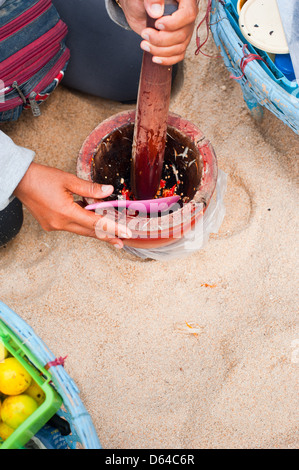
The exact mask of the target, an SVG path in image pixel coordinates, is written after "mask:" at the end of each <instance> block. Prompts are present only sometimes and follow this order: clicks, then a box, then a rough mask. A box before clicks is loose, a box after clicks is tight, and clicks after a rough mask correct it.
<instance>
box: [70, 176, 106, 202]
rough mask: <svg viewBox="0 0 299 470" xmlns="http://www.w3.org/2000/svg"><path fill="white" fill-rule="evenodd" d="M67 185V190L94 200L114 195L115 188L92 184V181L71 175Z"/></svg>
mask: <svg viewBox="0 0 299 470" xmlns="http://www.w3.org/2000/svg"><path fill="white" fill-rule="evenodd" d="M70 176H71V177H70V179H69V181H68V183H67V189H69V190H70V191H71V192H72V193H73V194H77V195H78V196H83V197H89V198H92V199H102V198H105V197H108V196H110V194H112V193H113V190H114V188H113V186H112V185H106V184H98V183H91V182H90V181H86V180H83V179H81V178H78V177H77V176H75V175H70Z"/></svg>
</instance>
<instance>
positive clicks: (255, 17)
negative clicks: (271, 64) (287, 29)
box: [239, 0, 289, 54]
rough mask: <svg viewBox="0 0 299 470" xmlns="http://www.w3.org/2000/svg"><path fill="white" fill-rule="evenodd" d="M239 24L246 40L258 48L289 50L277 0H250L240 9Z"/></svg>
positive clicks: (280, 52)
mask: <svg viewBox="0 0 299 470" xmlns="http://www.w3.org/2000/svg"><path fill="white" fill-rule="evenodd" d="M239 26H240V29H241V32H242V34H243V36H244V37H245V38H246V41H248V42H250V44H252V45H253V46H255V47H257V48H258V49H260V50H262V51H266V52H268V53H269V52H270V53H271V54H287V53H288V52H289V47H288V43H287V40H286V37H285V33H284V29H283V25H282V22H281V18H280V14H279V10H278V6H277V3H276V0H267V2H265V1H264V0H248V1H247V2H246V3H245V5H244V6H243V8H242V9H241V11H240V16H239Z"/></svg>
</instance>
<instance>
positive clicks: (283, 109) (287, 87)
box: [210, 0, 299, 134]
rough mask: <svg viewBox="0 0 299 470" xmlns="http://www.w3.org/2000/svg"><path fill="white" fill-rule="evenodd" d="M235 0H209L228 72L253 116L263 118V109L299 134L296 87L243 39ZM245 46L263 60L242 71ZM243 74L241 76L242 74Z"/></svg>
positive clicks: (215, 34)
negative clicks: (239, 87)
mask: <svg viewBox="0 0 299 470" xmlns="http://www.w3.org/2000/svg"><path fill="white" fill-rule="evenodd" d="M236 5H237V0H221V1H219V0H212V7H211V13H210V29H211V32H212V35H213V38H214V41H215V44H216V46H217V47H218V48H219V50H220V53H221V55H222V57H223V61H224V64H225V66H226V67H227V69H228V70H229V72H230V73H231V74H232V75H233V76H234V77H241V78H236V80H237V81H238V82H239V83H240V85H241V88H242V92H243V97H244V100H245V102H246V104H247V106H248V108H249V110H250V112H251V113H252V115H253V117H254V118H255V119H258V120H260V119H262V117H263V108H267V109H268V110H269V111H271V112H272V113H273V114H274V115H275V116H276V117H278V118H279V119H280V120H281V121H283V122H284V123H285V124H286V125H288V126H289V127H290V128H291V129H292V130H293V131H294V132H295V133H296V134H299V87H298V84H297V82H296V81H293V82H291V81H289V80H288V79H287V78H286V77H285V76H284V75H283V74H282V72H281V71H280V70H278V68H277V67H276V66H275V64H274V62H273V61H272V60H271V58H270V57H269V56H268V54H267V53H266V52H264V51H260V50H258V49H256V48H254V47H253V46H252V45H251V44H249V43H248V42H246V40H245V38H244V37H243V35H242V33H241V31H240V28H239V23H238V18H239V16H238V12H237V8H236ZM244 48H246V50H247V52H248V53H249V54H258V55H259V56H260V57H262V59H263V60H264V61H265V62H263V61H261V60H253V61H251V62H248V63H247V65H246V68H245V69H244V75H243V71H242V69H241V61H242V59H243V58H244ZM242 75H243V76H242Z"/></svg>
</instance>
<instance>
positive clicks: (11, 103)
mask: <svg viewBox="0 0 299 470" xmlns="http://www.w3.org/2000/svg"><path fill="white" fill-rule="evenodd" d="M66 35H67V26H66V24H65V23H64V22H63V21H62V20H61V19H60V17H59V14H58V12H57V10H56V8H55V7H54V5H53V4H52V2H51V0H6V1H5V3H4V4H3V5H2V6H1V7H0V122H7V121H16V120H17V119H18V118H19V116H20V115H21V113H22V111H23V110H24V109H29V108H31V110H32V113H33V115H34V116H39V115H40V104H41V103H42V102H43V101H45V99H47V97H48V96H49V94H50V93H52V92H53V90H54V89H55V88H56V87H57V85H58V83H59V82H60V81H61V80H62V78H63V76H64V72H65V70H66V67H67V65H68V61H69V57H70V51H69V49H68V48H67V47H66V45H65V38H66Z"/></svg>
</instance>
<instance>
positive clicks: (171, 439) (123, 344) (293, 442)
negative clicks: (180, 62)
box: [0, 39, 299, 449]
mask: <svg viewBox="0 0 299 470" xmlns="http://www.w3.org/2000/svg"><path fill="white" fill-rule="evenodd" d="M194 50H195V43H194V42H192V43H191V45H190V47H189V49H188V54H187V59H186V60H185V63H184V83H183V87H181V88H180V90H179V91H178V92H177V94H175V95H174V96H173V97H172V101H171V110H172V111H174V112H176V113H178V114H180V115H181V116H183V117H185V118H187V119H189V120H191V121H192V122H194V123H195V124H197V125H198V126H199V127H200V128H201V129H202V131H203V132H204V133H205V135H206V136H207V137H208V138H209V139H210V140H211V142H212V143H213V146H214V149H215V151H216V154H217V157H218V165H219V168H220V169H222V170H223V171H224V172H225V173H226V174H227V175H228V189H227V193H226V196H225V205H226V216H225V219H224V221H223V224H222V226H221V229H220V231H219V233H218V234H215V235H212V236H211V238H210V240H209V243H208V245H207V246H206V247H205V248H204V249H203V250H201V251H199V252H197V253H195V254H193V255H192V256H190V257H189V258H186V259H183V260H181V261H175V260H174V261H169V262H165V263H161V262H159V261H143V260H141V259H138V258H135V257H133V256H131V255H129V254H128V253H125V252H124V251H117V250H115V249H114V248H111V247H110V246H108V245H106V244H104V243H102V242H99V241H97V240H94V239H87V238H82V237H78V236H75V235H71V234H69V233H46V232H44V231H43V230H42V229H41V228H40V227H39V225H38V224H37V222H36V221H35V220H34V219H33V218H32V216H31V215H30V214H29V212H28V211H26V210H25V222H24V226H23V228H22V231H21V234H20V235H19V236H18V237H17V238H16V239H15V240H14V241H13V242H11V243H10V244H9V245H7V247H6V248H3V249H1V251H0V258H1V299H2V300H3V301H4V302H5V303H6V304H7V305H9V306H10V307H11V308H12V309H13V310H15V311H16V312H17V313H18V314H19V315H20V316H22V317H23V318H24V319H25V320H26V321H27V322H28V323H29V324H30V325H31V326H32V327H33V328H34V330H35V332H36V333H37V334H38V335H39V336H40V337H41V338H42V339H43V341H44V342H45V343H46V344H47V345H48V347H49V348H50V349H51V350H52V351H53V353H54V354H55V355H56V356H65V355H67V356H68V358H67V361H66V364H65V368H66V370H67V372H68V373H69V374H70V376H71V377H72V378H73V379H74V380H75V382H76V383H77V385H78V387H79V389H80V391H81V398H82V400H83V402H84V404H85V406H86V408H87V410H88V411H89V412H90V415H91V417H92V419H93V422H94V425H95V428H96V430H97V433H98V436H99V438H100V441H101V444H102V446H103V447H104V448H109V449H123V448H135V449H136V448H162V449H163V448H164V449H167V448H182V449H187V448H189V449H195V448H266V449H269V448H295V447H298V427H297V425H298V415H297V409H298V389H297V388H296V383H297V381H296V379H297V378H298V367H299V366H298V362H299V359H298V357H299V353H298V339H299V332H298V329H297V327H296V316H297V308H298V296H297V292H296V287H297V282H296V274H297V272H298V254H297V253H296V244H297V243H296V242H298V231H297V233H296V227H297V229H298V218H297V209H298V206H297V201H298V199H297V198H298V193H297V189H298V188H297V186H296V181H297V178H298V167H297V156H298V153H299V142H298V136H296V135H295V134H294V133H293V132H292V131H291V130H290V129H289V128H288V127H286V126H285V125H284V124H283V123H282V122H281V121H279V120H278V119H277V118H276V117H274V116H273V115H272V114H270V113H268V112H266V113H265V117H264V120H263V122H262V123H261V124H257V123H255V122H254V121H253V120H252V118H251V116H250V115H249V113H248V111H247V108H246V106H245V104H244V102H243V99H242V94H241V89H240V87H239V85H238V84H237V83H236V82H235V81H233V80H231V79H230V78H229V74H228V72H227V71H226V69H225V67H224V65H223V63H222V60H221V59H216V58H213V59H211V58H207V57H204V56H201V55H200V56H195V55H194ZM206 51H207V52H208V53H213V54H215V53H216V49H215V46H214V43H213V41H212V40H211V39H210V40H209V44H208V46H207V49H206ZM130 107H132V105H131V106H126V105H123V104H119V103H115V102H111V101H106V100H102V99H98V98H93V97H91V96H86V95H81V94H80V93H77V92H74V91H70V90H67V89H65V88H64V87H62V86H61V87H60V88H59V89H58V90H57V91H56V92H55V93H54V94H53V95H52V96H51V97H50V99H49V100H48V102H47V103H46V104H44V105H43V109H42V111H43V112H42V116H41V117H40V118H39V119H34V118H33V117H32V116H31V114H30V113H29V112H28V113H23V115H22V117H21V119H20V121H19V122H18V123H15V124H9V125H7V126H6V127H5V129H4V130H5V131H6V132H7V133H8V134H9V135H10V136H11V137H12V138H13V139H14V141H15V142H16V143H18V144H20V145H24V146H26V147H29V148H32V149H34V150H35V151H36V161H37V162H41V163H47V164H50V165H52V166H56V167H58V168H61V169H63V170H67V171H70V172H73V173H75V171H76V159H77V155H78V152H79V149H80V147H81V145H82V143H83V141H84V139H85V138H86V136H87V135H88V134H89V133H90V132H91V131H92V130H93V129H94V128H95V127H96V125H97V124H98V123H99V122H101V121H102V120H103V119H105V118H107V117H109V116H111V115H112V114H114V113H116V112H119V111H121V110H125V109H128V108H130ZM209 286H214V287H209ZM186 322H188V323H194V324H196V325H198V327H199V328H200V333H199V334H198V335H197V336H194V335H191V334H186V333H185V332H184V331H186ZM184 327H185V329H184ZM187 330H188V328H187ZM296 348H297V349H296Z"/></svg>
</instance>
